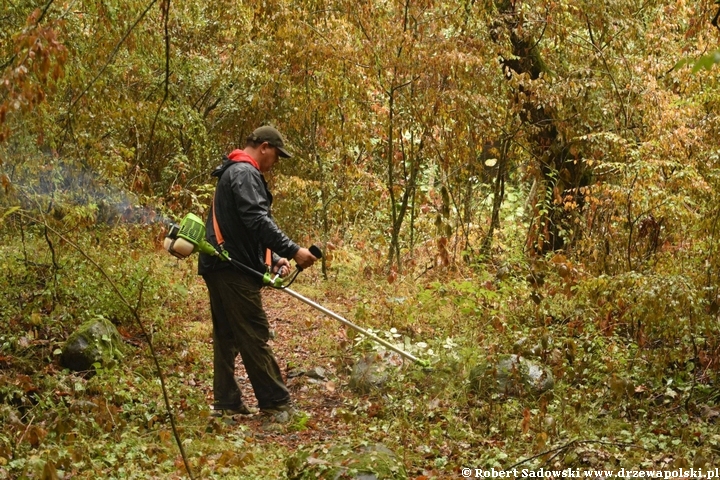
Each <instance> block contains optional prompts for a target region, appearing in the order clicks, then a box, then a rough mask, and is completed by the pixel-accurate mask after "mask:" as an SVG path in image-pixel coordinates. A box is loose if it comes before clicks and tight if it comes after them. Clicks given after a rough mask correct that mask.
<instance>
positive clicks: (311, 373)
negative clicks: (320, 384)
mask: <svg viewBox="0 0 720 480" xmlns="http://www.w3.org/2000/svg"><path fill="white" fill-rule="evenodd" d="M305 375H307V376H308V377H310V378H314V379H315V380H325V379H326V378H327V374H326V373H325V369H324V368H323V367H315V368H312V369H310V370H308V371H307V372H305Z"/></svg>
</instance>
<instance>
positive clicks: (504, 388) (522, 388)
mask: <svg viewBox="0 0 720 480" xmlns="http://www.w3.org/2000/svg"><path fill="white" fill-rule="evenodd" d="M470 386H471V389H472V390H473V391H474V392H476V393H502V394H505V395H511V396H517V397H522V396H525V395H527V394H530V395H534V396H538V395H541V394H543V393H545V392H547V391H548V390H552V388H553V387H554V386H555V378H554V377H553V374H552V372H551V371H550V369H549V368H547V367H546V366H544V365H541V364H539V363H536V362H533V361H531V360H528V359H527V358H525V357H521V356H519V355H500V356H499V357H498V359H497V361H495V362H487V363H484V364H481V365H478V366H476V367H475V368H473V369H472V371H471V372H470Z"/></svg>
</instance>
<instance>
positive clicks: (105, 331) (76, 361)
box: [61, 317, 124, 372]
mask: <svg viewBox="0 0 720 480" xmlns="http://www.w3.org/2000/svg"><path fill="white" fill-rule="evenodd" d="M123 356H124V355H123V351H122V337H121V336H120V333H119V332H118V331H117V329H116V328H115V325H113V324H112V323H110V321H109V320H107V319H105V318H102V317H98V318H96V319H94V320H90V321H88V322H85V323H84V324H82V325H81V326H80V327H79V328H78V329H77V330H76V331H75V332H74V333H73V334H72V335H70V338H68V339H67V341H66V342H65V345H64V346H63V348H62V356H61V363H62V365H63V366H64V367H66V368H69V369H70V370H74V371H76V372H82V371H87V370H90V369H92V368H93V364H95V363H99V364H101V365H102V366H103V367H106V368H107V367H110V366H112V365H113V364H114V363H115V361H116V360H120V359H122V358H123Z"/></svg>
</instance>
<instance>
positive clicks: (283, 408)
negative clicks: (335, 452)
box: [260, 403, 300, 423]
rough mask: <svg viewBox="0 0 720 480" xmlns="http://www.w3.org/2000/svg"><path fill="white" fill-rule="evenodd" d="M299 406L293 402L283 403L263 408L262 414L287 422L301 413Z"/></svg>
mask: <svg viewBox="0 0 720 480" xmlns="http://www.w3.org/2000/svg"><path fill="white" fill-rule="evenodd" d="M299 413H300V412H299V411H298V409H297V408H295V405H293V404H292V403H283V404H280V405H275V406H274V407H268V408H261V409H260V414H261V415H263V416H265V417H269V418H270V419H271V420H273V421H275V422H278V423H287V422H289V421H290V419H291V418H293V417H294V416H296V415H297V414H299Z"/></svg>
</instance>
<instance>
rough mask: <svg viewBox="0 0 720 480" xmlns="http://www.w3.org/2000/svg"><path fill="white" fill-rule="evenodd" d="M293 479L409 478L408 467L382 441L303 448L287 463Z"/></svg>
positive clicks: (354, 479) (384, 479)
mask: <svg viewBox="0 0 720 480" xmlns="http://www.w3.org/2000/svg"><path fill="white" fill-rule="evenodd" d="M285 464H286V466H287V469H288V470H287V474H288V478H289V479H290V480H309V479H317V478H325V479H328V480H338V479H343V480H345V479H348V480H406V479H407V478H408V476H407V472H406V471H405V466H404V465H403V464H402V462H401V461H400V459H398V457H397V455H395V454H394V453H393V452H392V451H391V450H390V449H389V448H387V447H386V446H384V445H382V444H376V445H367V446H364V445H359V446H357V445H356V446H353V445H348V444H339V445H334V446H330V447H328V446H325V445H320V446H316V447H313V448H312V449H310V450H301V451H299V452H298V453H296V454H295V455H293V456H292V457H290V458H289V459H288V460H287V461H286V462H285Z"/></svg>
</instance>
